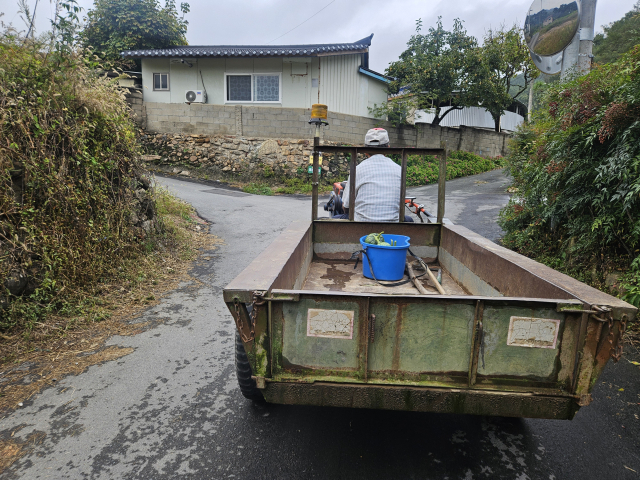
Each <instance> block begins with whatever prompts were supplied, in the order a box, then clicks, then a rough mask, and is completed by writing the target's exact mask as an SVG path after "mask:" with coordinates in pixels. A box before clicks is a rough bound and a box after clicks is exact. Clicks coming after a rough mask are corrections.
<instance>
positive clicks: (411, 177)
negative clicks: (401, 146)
mask: <svg viewBox="0 0 640 480" xmlns="http://www.w3.org/2000/svg"><path fill="white" fill-rule="evenodd" d="M395 161H396V163H398V164H399V163H400V161H399V160H397V159H395ZM439 165H440V160H439V159H438V158H437V157H434V156H431V155H426V156H424V157H420V156H415V155H411V156H409V158H408V159H407V185H409V186H417V185H428V184H430V183H437V182H438V175H439V172H440V167H439ZM502 166H503V161H502V157H496V158H495V159H490V158H484V157H481V156H479V155H476V154H475V153H470V152H465V151H462V150H458V151H455V152H452V153H451V154H450V155H449V157H448V158H447V180H451V179H453V178H458V177H466V176H468V175H476V174H478V173H483V172H488V171H489V170H493V169H495V168H500V167H502Z"/></svg>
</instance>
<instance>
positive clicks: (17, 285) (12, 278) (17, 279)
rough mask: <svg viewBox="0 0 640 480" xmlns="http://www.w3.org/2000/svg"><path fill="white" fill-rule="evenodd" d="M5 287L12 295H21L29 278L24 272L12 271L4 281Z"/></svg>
mask: <svg viewBox="0 0 640 480" xmlns="http://www.w3.org/2000/svg"><path fill="white" fill-rule="evenodd" d="M4 286H5V288H6V289H7V290H9V293H11V295H15V296H18V295H20V294H21V293H22V292H23V291H24V289H25V288H26V286H27V276H26V275H25V273H24V272H23V271H22V270H12V271H11V272H9V275H8V276H7V278H6V279H5V281H4Z"/></svg>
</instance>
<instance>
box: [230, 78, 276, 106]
mask: <svg viewBox="0 0 640 480" xmlns="http://www.w3.org/2000/svg"><path fill="white" fill-rule="evenodd" d="M280 84H281V75H280V74H279V73H275V74H274V73H271V74H263V73H254V74H251V75H226V83H225V88H226V102H228V103H231V102H260V103H265V102H266V103H279V102H280V101H281V91H280Z"/></svg>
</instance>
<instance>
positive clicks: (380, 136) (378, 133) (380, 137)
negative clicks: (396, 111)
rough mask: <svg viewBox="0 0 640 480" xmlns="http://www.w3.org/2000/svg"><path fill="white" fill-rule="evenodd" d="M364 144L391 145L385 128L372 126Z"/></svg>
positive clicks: (371, 145)
mask: <svg viewBox="0 0 640 480" xmlns="http://www.w3.org/2000/svg"><path fill="white" fill-rule="evenodd" d="M364 144H365V145H367V146H369V147H382V146H385V145H389V134H388V133H387V131H386V130H385V129H384V128H372V129H371V130H369V131H368V132H367V134H366V135H365V137H364Z"/></svg>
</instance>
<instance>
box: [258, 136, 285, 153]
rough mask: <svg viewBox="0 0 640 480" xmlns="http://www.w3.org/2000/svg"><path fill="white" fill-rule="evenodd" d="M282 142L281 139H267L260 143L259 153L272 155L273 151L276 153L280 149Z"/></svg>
mask: <svg viewBox="0 0 640 480" xmlns="http://www.w3.org/2000/svg"><path fill="white" fill-rule="evenodd" d="M279 144H280V140H278V141H275V140H267V141H266V142H263V143H262V145H260V148H258V155H259V156H262V155H270V154H272V153H276V152H277V151H278V145H279Z"/></svg>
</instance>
